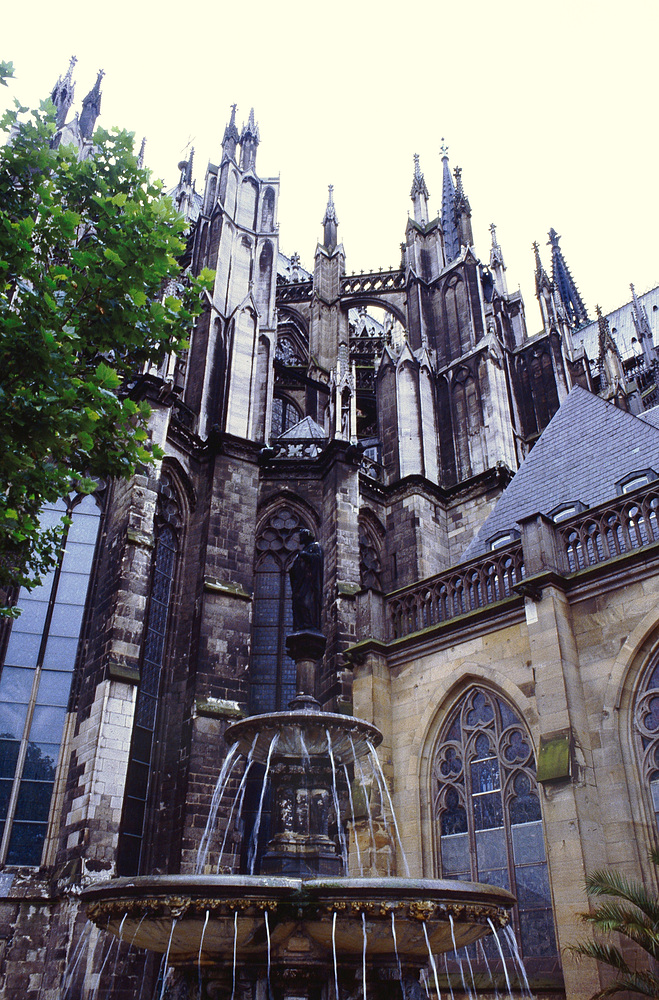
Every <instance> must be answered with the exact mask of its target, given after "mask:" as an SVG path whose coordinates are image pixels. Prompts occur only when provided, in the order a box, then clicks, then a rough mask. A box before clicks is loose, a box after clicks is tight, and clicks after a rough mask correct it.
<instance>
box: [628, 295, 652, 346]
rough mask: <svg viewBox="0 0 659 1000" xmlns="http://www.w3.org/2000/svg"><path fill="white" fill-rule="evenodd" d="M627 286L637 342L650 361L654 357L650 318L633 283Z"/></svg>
mask: <svg viewBox="0 0 659 1000" xmlns="http://www.w3.org/2000/svg"><path fill="white" fill-rule="evenodd" d="M629 287H630V289H631V293H632V321H633V323H634V326H635V328H636V335H637V337H638V342H639V344H640V346H641V349H642V351H643V354H644V355H645V357H646V359H647V360H648V361H651V360H652V359H653V358H654V338H653V336H652V327H651V326H650V320H649V319H648V314H647V311H646V309H645V306H643V305H641V303H640V301H639V298H638V295H637V294H636V289H635V288H634V286H633V285H630V286H629Z"/></svg>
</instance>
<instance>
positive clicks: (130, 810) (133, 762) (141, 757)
mask: <svg viewBox="0 0 659 1000" xmlns="http://www.w3.org/2000/svg"><path fill="white" fill-rule="evenodd" d="M157 519H158V521H160V526H159V530H158V536H157V540H156V546H155V550H154V555H153V568H152V578H151V592H150V594H149V604H148V609H147V619H146V630H145V637H144V646H143V653H142V663H141V671H140V674H141V676H140V686H139V688H138V692H137V700H136V703H135V725H134V728H133V737H132V741H131V748H130V756H129V760H128V770H127V774H126V795H125V796H124V807H123V814H122V819H121V832H120V836H119V851H118V857H117V870H118V871H119V873H120V874H121V875H135V874H137V873H138V872H139V870H140V864H141V853H142V840H143V830H144V820H145V816H146V811H147V802H148V797H149V775H150V771H151V754H152V748H153V741H154V734H155V729H156V724H157V718H158V697H159V694H160V686H161V676H162V671H163V666H164V661H165V639H166V636H167V630H168V626H169V614H170V610H171V598H172V587H173V582H174V571H175V568H176V555H177V551H178V536H177V533H176V531H175V529H174V525H175V526H178V525H180V523H181V516H180V505H179V503H178V501H177V500H176V498H175V492H174V489H173V487H172V485H171V483H170V481H169V478H168V476H167V474H166V473H163V475H162V477H161V481H160V498H159V505H158V512H157ZM164 520H166V523H163V521H164Z"/></svg>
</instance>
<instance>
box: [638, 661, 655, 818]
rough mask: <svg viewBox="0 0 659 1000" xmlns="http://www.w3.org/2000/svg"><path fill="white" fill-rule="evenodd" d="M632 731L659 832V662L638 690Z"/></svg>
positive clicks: (644, 784) (645, 786)
mask: <svg viewBox="0 0 659 1000" xmlns="http://www.w3.org/2000/svg"><path fill="white" fill-rule="evenodd" d="M634 729H635V736H636V749H637V753H638V759H639V764H640V770H641V777H642V782H643V786H644V788H645V789H646V791H647V794H648V797H649V801H650V806H651V807H652V812H653V813H654V818H655V823H656V825H657V832H658V833H659V663H655V664H654V665H651V666H650V669H649V671H648V672H647V673H646V675H645V678H644V680H643V682H642V683H641V686H640V688H639V691H638V694H637V696H636V704H635V705H634Z"/></svg>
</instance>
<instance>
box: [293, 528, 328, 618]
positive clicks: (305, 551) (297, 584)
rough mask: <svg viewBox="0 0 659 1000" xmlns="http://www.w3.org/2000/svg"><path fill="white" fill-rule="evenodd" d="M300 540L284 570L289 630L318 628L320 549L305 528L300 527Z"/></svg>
mask: <svg viewBox="0 0 659 1000" xmlns="http://www.w3.org/2000/svg"><path fill="white" fill-rule="evenodd" d="M300 541H301V543H302V548H301V549H300V551H299V552H298V554H297V555H296V557H295V559H294V560H293V564H292V566H291V568H290V570H289V571H288V575H289V578H290V581H291V595H292V603H293V631H294V632H319V631H320V616H321V609H322V603H323V561H324V553H323V549H322V546H321V545H319V543H318V542H317V541H315V539H314V537H313V532H311V531H309V529H308V528H302V530H301V531H300Z"/></svg>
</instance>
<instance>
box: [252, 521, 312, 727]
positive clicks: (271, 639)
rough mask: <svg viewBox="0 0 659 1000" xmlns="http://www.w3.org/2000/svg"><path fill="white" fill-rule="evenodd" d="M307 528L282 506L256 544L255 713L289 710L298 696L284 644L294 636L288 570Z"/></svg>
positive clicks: (292, 668)
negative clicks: (292, 633)
mask: <svg viewBox="0 0 659 1000" xmlns="http://www.w3.org/2000/svg"><path fill="white" fill-rule="evenodd" d="M308 527H309V525H308V524H306V523H305V522H304V521H303V520H302V519H301V518H300V517H299V515H298V514H297V512H296V511H295V510H293V509H292V508H291V507H288V506H286V507H278V508H277V509H276V510H275V511H273V513H272V514H271V515H270V517H269V518H268V519H267V521H266V522H265V523H264V524H263V526H262V528H261V530H260V531H259V534H258V537H257V539H256V568H255V573H254V598H253V605H252V655H251V660H250V679H251V688H250V709H251V711H252V712H254V713H258V712H273V711H278V710H280V709H285V708H287V707H288V703H289V701H291V699H292V698H293V697H294V696H295V663H294V662H293V660H292V659H291V658H290V656H288V655H287V653H286V645H285V643H286V636H287V635H288V634H289V633H290V632H292V631H293V609H292V606H291V584H290V580H289V578H288V570H289V568H290V565H291V563H292V561H293V559H294V558H295V555H296V553H297V552H298V551H299V549H300V529H301V528H308Z"/></svg>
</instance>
